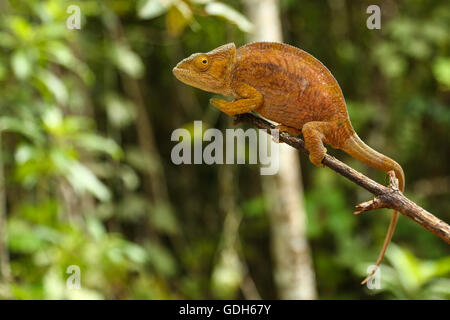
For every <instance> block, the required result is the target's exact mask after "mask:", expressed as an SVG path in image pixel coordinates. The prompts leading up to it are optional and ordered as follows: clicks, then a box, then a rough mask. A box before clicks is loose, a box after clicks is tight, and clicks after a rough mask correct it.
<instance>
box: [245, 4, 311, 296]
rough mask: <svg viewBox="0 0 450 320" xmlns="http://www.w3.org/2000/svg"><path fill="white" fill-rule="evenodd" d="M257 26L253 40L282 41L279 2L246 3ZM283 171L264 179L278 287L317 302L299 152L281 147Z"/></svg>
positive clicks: (282, 292)
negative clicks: (307, 235) (307, 232)
mask: <svg viewBox="0 0 450 320" xmlns="http://www.w3.org/2000/svg"><path fill="white" fill-rule="evenodd" d="M245 4H246V7H247V11H248V16H249V17H250V20H251V21H252V23H253V25H254V33H253V34H252V36H251V38H250V40H251V41H277V42H281V41H282V33H281V22H280V19H279V7H278V1H277V0H245ZM279 150H280V170H279V172H278V173H277V174H276V175H273V176H263V182H262V183H263V189H264V193H265V197H266V199H268V201H269V217H270V221H271V223H270V225H271V236H272V239H271V242H272V255H273V259H274V265H275V274H274V278H275V284H276V286H277V290H278V295H279V297H280V298H281V299H315V298H316V296H317V293H316V284H315V274H314V270H313V267H312V261H311V255H310V250H309V245H308V241H307V239H306V212H305V208H304V204H303V186H302V182H301V171H300V161H299V157H298V153H297V151H296V150H294V149H293V148H291V147H289V146H287V145H286V144H284V143H281V144H280V149H279Z"/></svg>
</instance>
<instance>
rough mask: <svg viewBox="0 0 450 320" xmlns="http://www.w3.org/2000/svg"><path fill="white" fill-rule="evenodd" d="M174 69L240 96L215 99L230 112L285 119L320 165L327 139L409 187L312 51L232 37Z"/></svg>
mask: <svg viewBox="0 0 450 320" xmlns="http://www.w3.org/2000/svg"><path fill="white" fill-rule="evenodd" d="M173 73H174V75H175V76H176V77H177V78H178V79H179V80H180V81H182V82H184V83H186V84H189V85H191V86H194V87H197V88H200V89H202V90H205V91H209V92H215V93H220V94H222V95H224V96H231V97H234V100H233V101H232V102H229V101H226V100H223V99H211V101H210V102H211V104H212V105H213V106H215V107H216V108H218V109H220V110H221V111H222V112H224V113H226V114H228V115H230V116H234V115H237V114H242V113H247V112H251V111H257V112H258V113H259V114H261V115H262V116H263V117H265V118H267V119H269V120H272V121H275V122H277V123H279V126H278V128H279V129H280V130H281V131H287V132H289V133H290V134H293V135H296V136H297V135H299V134H300V133H302V134H303V137H304V139H305V144H306V147H307V148H308V150H309V159H310V160H311V162H312V163H313V164H314V165H316V166H321V165H322V160H323V158H324V156H325V153H326V151H327V150H326V149H325V147H324V145H323V143H326V144H329V145H331V146H332V147H333V148H337V149H342V150H344V151H345V152H347V153H348V154H350V155H351V156H352V157H354V158H356V159H358V160H360V161H362V162H364V163H365V164H367V165H369V166H372V167H374V168H376V169H378V170H382V171H384V172H388V171H390V170H393V171H394V172H395V174H396V176H397V178H398V180H399V187H400V190H401V191H403V189H404V180H405V179H404V174H403V170H402V168H401V167H400V165H399V164H398V163H397V162H395V161H394V160H392V159H390V158H388V157H386V156H385V155H382V154H381V153H378V152H376V151H375V150H373V149H371V148H370V147H369V146H367V145H366V144H365V143H364V142H363V141H362V140H361V139H359V137H358V135H357V134H356V132H355V131H354V130H353V127H352V124H351V122H350V119H349V116H348V112H347V107H346V104H345V99H344V96H343V94H342V91H341V88H340V87H339V84H338V83H337V81H336V79H335V78H334V77H333V75H332V74H331V73H330V71H329V70H328V69H327V68H326V67H325V66H324V65H323V64H322V63H321V62H320V61H319V60H317V59H316V58H314V57H313V56H311V55H310V54H308V53H307V52H305V51H303V50H300V49H298V48H295V47H293V46H290V45H287V44H282V43H273V42H255V43H251V44H248V45H245V46H243V47H241V48H239V49H237V50H236V47H235V45H234V44H233V43H230V44H226V45H224V46H221V47H219V48H217V49H215V50H213V51H210V52H208V53H197V54H193V55H191V56H190V57H189V58H186V59H184V60H183V61H181V62H180V63H179V64H178V65H177V66H176V67H175V68H174V69H173ZM397 219H398V213H397V212H395V211H394V214H393V216H392V219H391V223H390V225H389V230H388V233H387V235H386V239H385V242H384V244H383V249H382V250H381V253H380V255H379V257H378V260H377V263H376V266H377V267H378V266H379V264H380V263H381V261H382V259H383V257H384V254H385V251H386V249H387V247H388V245H389V243H390V240H391V238H392V235H393V232H394V229H395V225H396V222H397ZM374 272H375V270H374V271H373V272H372V273H371V274H369V276H368V277H367V278H366V279H365V280H364V281H363V282H362V283H365V282H366V281H367V280H368V279H369V278H370V277H371V276H372V275H373V274H374Z"/></svg>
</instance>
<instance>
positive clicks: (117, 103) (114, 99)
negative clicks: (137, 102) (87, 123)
mask: <svg viewBox="0 0 450 320" xmlns="http://www.w3.org/2000/svg"><path fill="white" fill-rule="evenodd" d="M104 103H105V106H106V112H107V115H108V120H109V122H110V123H111V124H112V125H113V126H114V127H117V128H124V127H126V126H127V125H129V124H131V123H132V122H133V120H134V119H135V118H136V111H135V108H134V105H133V103H132V102H131V101H129V100H126V99H124V98H122V97H120V96H119V95H117V94H115V93H109V94H107V95H106V96H105V99H104Z"/></svg>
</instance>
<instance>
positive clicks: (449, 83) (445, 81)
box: [433, 57, 450, 88]
mask: <svg viewBox="0 0 450 320" xmlns="http://www.w3.org/2000/svg"><path fill="white" fill-rule="evenodd" d="M433 73H434V77H435V78H436V80H437V81H438V82H439V83H440V84H442V85H443V86H444V87H446V88H450V58H447V57H439V58H438V59H436V61H435V62H434V63H433Z"/></svg>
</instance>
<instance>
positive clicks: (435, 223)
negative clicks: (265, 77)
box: [234, 113, 450, 244]
mask: <svg viewBox="0 0 450 320" xmlns="http://www.w3.org/2000/svg"><path fill="white" fill-rule="evenodd" d="M241 122H247V123H250V124H253V125H254V126H256V127H258V128H260V129H265V130H267V131H268V133H269V134H270V133H271V132H270V129H274V128H275V126H274V125H273V124H271V123H269V122H268V121H266V120H264V119H262V118H260V117H257V116H255V115H253V114H251V113H245V114H241V115H238V116H237V117H236V119H235V121H234V123H235V124H237V123H241ZM279 140H280V141H282V142H284V143H286V144H288V145H290V146H291V147H293V148H296V149H298V150H300V151H301V152H302V153H305V154H309V152H308V150H307V149H306V147H305V142H304V141H303V140H302V139H300V138H297V137H294V136H291V135H290V134H288V133H287V132H280V135H279ZM322 164H323V165H324V166H327V167H329V168H330V169H332V170H333V171H335V172H337V173H339V174H340V175H341V176H343V177H345V178H347V179H349V180H350V181H352V182H354V183H355V184H357V185H359V186H360V187H362V188H364V189H366V190H367V191H369V192H370V193H372V194H374V195H375V196H376V197H375V199H373V200H371V201H367V202H364V203H361V204H359V205H357V206H356V209H357V210H358V211H356V212H355V214H359V213H362V212H365V211H370V210H374V209H379V208H389V209H394V210H397V211H398V212H400V213H402V214H403V215H405V216H407V217H408V218H410V219H412V220H413V221H415V222H416V223H418V224H420V225H421V226H422V227H424V228H426V229H427V230H429V231H431V232H432V233H434V234H435V235H437V236H438V237H439V238H441V239H442V240H444V241H445V242H447V243H448V244H450V226H449V225H448V224H447V223H446V222H444V221H442V220H440V219H439V218H437V217H435V216H434V215H432V214H431V213H430V212H428V211H426V210H425V209H423V208H422V207H420V206H418V205H417V204H415V203H414V202H413V201H411V200H409V199H408V198H406V197H405V196H404V195H403V193H402V192H400V190H399V189H398V180H397V179H396V178H395V174H394V173H393V172H389V173H388V175H389V181H390V182H389V186H388V187H386V186H383V185H381V184H379V183H377V182H375V181H373V180H372V179H370V178H368V177H366V176H365V175H363V174H362V173H360V172H358V171H356V170H355V169H353V168H351V167H349V166H347V165H346V164H345V163H343V162H341V161H339V160H338V159H336V158H334V157H333V156H330V155H328V154H326V155H325V158H324V159H323V160H322Z"/></svg>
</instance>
